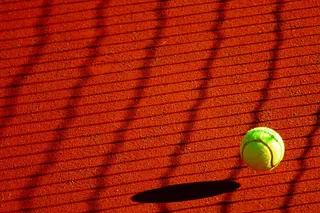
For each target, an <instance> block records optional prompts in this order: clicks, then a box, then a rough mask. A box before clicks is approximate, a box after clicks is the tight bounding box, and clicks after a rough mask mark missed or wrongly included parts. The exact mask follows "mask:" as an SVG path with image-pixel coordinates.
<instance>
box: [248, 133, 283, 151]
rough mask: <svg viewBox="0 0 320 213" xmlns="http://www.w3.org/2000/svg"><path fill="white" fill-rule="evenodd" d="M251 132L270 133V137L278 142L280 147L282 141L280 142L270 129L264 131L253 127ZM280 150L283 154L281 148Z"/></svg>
mask: <svg viewBox="0 0 320 213" xmlns="http://www.w3.org/2000/svg"><path fill="white" fill-rule="evenodd" d="M253 132H264V133H266V134H268V135H270V136H271V137H272V139H274V140H275V141H276V142H277V143H278V145H280V147H281V144H282V143H280V141H278V139H277V138H276V137H275V136H274V135H273V134H272V133H271V132H270V131H266V130H265V129H261V128H259V129H254V130H252V131H251V133H253ZM274 133H275V134H277V133H276V132H274ZM281 152H282V155H283V154H284V153H283V151H282V150H281Z"/></svg>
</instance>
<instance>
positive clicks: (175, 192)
mask: <svg viewBox="0 0 320 213" xmlns="http://www.w3.org/2000/svg"><path fill="white" fill-rule="evenodd" d="M239 187H240V184H239V183H237V182H234V181H227V180H223V181H204V182H193V183H184V184H177V185H171V186H165V187H161V188H156V189H151V190H147V191H144V192H140V193H138V194H136V195H134V196H132V197H131V200H132V201H135V202H140V203H169V202H180V201H188V200H196V199H202V198H207V197H212V196H216V195H220V194H223V193H227V192H232V191H235V190H236V189H237V188H239Z"/></svg>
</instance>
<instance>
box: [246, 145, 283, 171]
mask: <svg viewBox="0 0 320 213" xmlns="http://www.w3.org/2000/svg"><path fill="white" fill-rule="evenodd" d="M252 142H258V143H262V144H263V145H264V146H266V147H267V149H268V150H269V153H270V156H271V158H270V161H271V162H270V165H271V168H274V167H275V166H277V165H278V164H276V165H274V164H273V153H272V150H271V148H270V147H269V146H268V144H267V143H265V142H264V141H262V140H259V139H256V140H250V141H246V142H245V144H244V145H243V147H242V150H241V157H242V158H243V152H244V150H245V148H246V146H247V145H248V144H249V143H252Z"/></svg>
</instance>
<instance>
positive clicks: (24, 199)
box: [4, 0, 106, 211]
mask: <svg viewBox="0 0 320 213" xmlns="http://www.w3.org/2000/svg"><path fill="white" fill-rule="evenodd" d="M52 2H53V1H52V0H44V1H43V5H42V6H41V8H42V16H41V17H45V16H47V15H48V14H50V12H51V10H50V9H51V5H52ZM104 2H106V1H101V3H100V4H104ZM102 15H103V14H102V13H101V10H97V22H96V25H95V26H94V27H93V28H95V29H96V32H97V39H95V40H93V42H92V43H91V47H98V45H99V43H100V41H101V38H102V37H101V36H99V35H100V34H105V32H104V28H103V27H101V26H102V25H103V23H102V22H101V20H102V18H101V17H102ZM47 21H48V19H46V18H40V19H39V20H38V23H37V26H39V27H37V29H38V32H39V34H40V35H41V36H42V35H45V25H46V24H45V23H46V22H47ZM46 42H47V38H46V37H45V36H44V37H43V38H42V37H41V40H40V41H39V42H38V43H40V44H39V45H40V47H39V48H37V49H36V50H35V51H36V54H35V55H37V56H38V58H40V57H41V51H42V50H43V49H44V47H45V45H46ZM97 54H98V53H97V51H96V50H95V49H91V50H90V51H89V52H88V55H89V56H90V57H88V58H87V59H86V60H85V61H84V63H83V65H82V66H81V67H79V76H80V77H79V79H78V82H77V83H76V84H75V85H74V87H73V88H72V95H71V97H70V98H69V99H68V103H67V106H66V107H65V108H66V110H65V116H66V119H63V120H61V123H60V124H59V125H58V127H57V129H56V133H55V138H54V140H53V141H51V142H50V143H49V148H48V149H47V151H46V152H45V153H46V156H45V159H44V163H43V164H41V165H39V168H38V169H37V170H36V171H35V172H34V173H33V174H32V175H31V176H29V180H28V181H27V183H26V186H25V188H24V189H23V190H22V192H21V195H20V200H21V202H20V208H21V211H29V210H31V209H32V207H33V203H32V201H33V193H34V191H35V190H36V189H37V187H38V186H39V185H40V183H41V176H42V175H43V174H45V173H47V172H48V171H49V170H50V167H51V166H53V165H54V164H55V163H56V161H57V153H56V150H58V149H59V147H60V146H61V141H63V140H64V139H65V129H66V128H67V127H68V126H69V125H70V124H71V123H72V119H73V118H75V117H76V116H77V112H76V110H75V109H74V106H75V105H77V103H78V102H79V99H80V97H81V94H82V91H83V86H84V85H85V84H86V83H87V81H88V79H89V78H90V74H91V71H90V68H89V66H90V65H91V64H92V60H94V58H95V57H96V55H97ZM35 64H38V61H33V59H31V60H30V61H28V63H27V65H26V66H25V67H26V69H23V70H22V71H21V72H20V73H19V74H17V77H16V78H17V79H14V81H13V83H12V85H10V86H9V88H16V87H17V88H19V86H21V85H22V84H23V81H22V80H20V79H21V78H22V76H25V75H28V74H30V73H31V72H32V66H34V65H35ZM29 66H31V68H30V67H29ZM17 90H18V89H17ZM12 91H13V92H11V94H10V95H11V96H13V97H17V96H19V92H18V91H16V90H12ZM12 93H13V94H12ZM7 100H8V103H7V105H10V107H11V108H10V109H12V110H10V111H9V113H8V114H9V115H10V116H7V118H10V117H13V116H14V114H15V112H14V107H15V103H14V102H13V100H12V98H10V99H7ZM67 116H68V117H67ZM6 121H8V120H6ZM4 123H5V124H6V122H4Z"/></svg>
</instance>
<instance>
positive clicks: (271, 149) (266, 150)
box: [240, 127, 285, 171]
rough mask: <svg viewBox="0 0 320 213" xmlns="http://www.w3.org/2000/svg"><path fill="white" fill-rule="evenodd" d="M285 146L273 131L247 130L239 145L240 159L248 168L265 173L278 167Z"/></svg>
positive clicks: (261, 128) (266, 129)
mask: <svg viewBox="0 0 320 213" xmlns="http://www.w3.org/2000/svg"><path fill="white" fill-rule="evenodd" d="M284 150H285V146H284V143H283V140H282V138H281V136H280V135H279V134H278V133H277V132H276V131H274V130H273V129H270V128H267V127H256V128H253V129H251V130H249V131H248V132H247V133H246V134H245V136H244V137H243V139H242V142H241V145H240V156H241V159H242V160H243V161H244V162H245V163H246V164H247V166H248V167H250V168H252V169H255V170H259V171H266V170H272V169H274V168H275V167H277V166H278V165H279V163H280V162H281V160H282V159H283V157H284Z"/></svg>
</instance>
